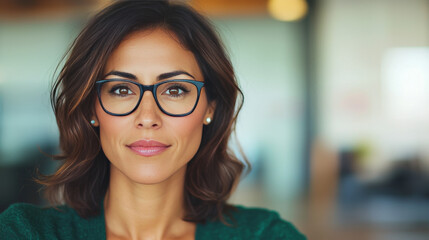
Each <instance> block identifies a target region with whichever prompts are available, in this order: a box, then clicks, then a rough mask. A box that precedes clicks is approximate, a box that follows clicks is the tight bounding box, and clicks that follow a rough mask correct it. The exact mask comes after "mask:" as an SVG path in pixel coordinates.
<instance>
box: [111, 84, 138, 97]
mask: <svg viewBox="0 0 429 240" xmlns="http://www.w3.org/2000/svg"><path fill="white" fill-rule="evenodd" d="M110 93H111V94H113V95H118V96H124V97H125V96H128V95H133V94H134V92H133V91H131V89H130V88H129V87H127V86H115V87H113V88H112V89H111V90H110Z"/></svg>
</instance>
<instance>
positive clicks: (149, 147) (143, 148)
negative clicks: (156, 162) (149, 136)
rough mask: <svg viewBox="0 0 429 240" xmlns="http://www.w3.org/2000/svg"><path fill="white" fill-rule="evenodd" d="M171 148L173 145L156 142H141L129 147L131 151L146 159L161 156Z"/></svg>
mask: <svg viewBox="0 0 429 240" xmlns="http://www.w3.org/2000/svg"><path fill="white" fill-rule="evenodd" d="M170 146H171V145H167V144H164V143H160V142H157V141H154V140H140V141H137V142H134V143H132V144H130V145H127V147H128V148H129V149H130V150H131V151H133V152H134V153H136V154H138V155H140V156H144V157H152V156H155V155H158V154H161V153H163V152H164V151H165V150H167V149H168V148H169V147H170Z"/></svg>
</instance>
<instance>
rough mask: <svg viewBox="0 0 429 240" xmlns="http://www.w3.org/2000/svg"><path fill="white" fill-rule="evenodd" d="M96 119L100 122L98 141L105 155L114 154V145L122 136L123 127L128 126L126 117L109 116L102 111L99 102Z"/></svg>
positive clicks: (116, 144) (119, 141)
mask: <svg viewBox="0 0 429 240" xmlns="http://www.w3.org/2000/svg"><path fill="white" fill-rule="evenodd" d="M96 114H97V119H98V122H99V124H100V126H99V129H100V143H101V147H102V148H103V151H104V153H105V154H106V156H115V155H116V153H117V151H114V147H115V146H119V145H118V144H119V143H121V139H122V138H123V136H122V135H123V132H124V129H126V127H127V126H129V123H128V121H127V118H118V117H115V116H111V115H109V114H107V113H105V112H104V111H103V109H102V108H101V106H100V105H99V104H97V105H96Z"/></svg>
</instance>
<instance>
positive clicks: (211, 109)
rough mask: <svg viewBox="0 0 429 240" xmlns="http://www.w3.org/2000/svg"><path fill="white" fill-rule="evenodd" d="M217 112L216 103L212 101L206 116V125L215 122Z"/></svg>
mask: <svg viewBox="0 0 429 240" xmlns="http://www.w3.org/2000/svg"><path fill="white" fill-rule="evenodd" d="M215 110H216V102H215V101H211V102H210V103H209V106H208V108H207V110H206V114H205V115H204V125H209V124H210V122H212V121H213V116H214V113H215Z"/></svg>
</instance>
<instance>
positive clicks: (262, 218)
mask: <svg viewBox="0 0 429 240" xmlns="http://www.w3.org/2000/svg"><path fill="white" fill-rule="evenodd" d="M235 208H236V210H235V211H232V212H231V214H230V216H229V217H227V218H226V219H227V222H228V223H230V225H229V226H227V225H225V224H223V223H221V222H220V221H216V222H208V223H207V224H205V225H202V226H203V227H201V230H202V231H201V232H202V233H201V234H204V232H205V233H210V234H211V235H212V236H214V235H215V236H217V237H219V238H213V237H212V238H211V239H229V238H233V239H286V240H305V239H306V238H305V236H304V235H302V234H301V233H300V232H299V231H298V230H297V229H296V228H295V227H294V226H293V225H292V224H291V223H290V222H287V221H285V220H283V219H281V218H280V216H279V214H278V213H277V212H275V211H270V210H267V209H263V208H248V207H243V206H235ZM203 231H204V232H203Z"/></svg>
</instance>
